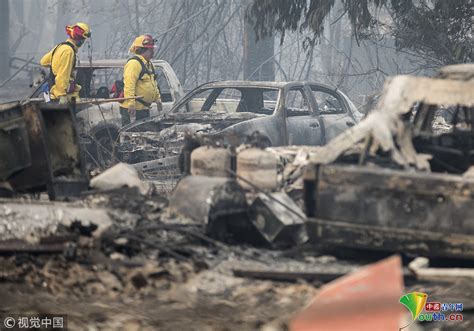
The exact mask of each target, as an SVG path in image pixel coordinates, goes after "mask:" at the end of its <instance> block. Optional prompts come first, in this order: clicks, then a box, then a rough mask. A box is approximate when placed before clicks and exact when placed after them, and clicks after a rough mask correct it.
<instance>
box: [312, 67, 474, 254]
mask: <svg viewBox="0 0 474 331" xmlns="http://www.w3.org/2000/svg"><path fill="white" fill-rule="evenodd" d="M473 91H474V65H472V64H470V65H457V66H450V67H446V68H443V69H442V70H441V71H440V73H439V74H438V75H437V76H436V77H434V78H427V77H413V76H396V77H393V78H391V79H390V80H388V81H387V82H386V84H385V87H384V91H383V94H382V97H381V99H380V102H379V104H378V106H377V108H376V110H375V111H374V112H373V113H371V114H370V115H369V116H368V117H367V118H366V119H364V120H363V121H361V122H360V123H359V124H358V125H357V126H355V127H354V128H351V129H350V130H347V131H346V132H344V133H343V134H341V135H340V136H339V137H337V138H336V139H334V140H333V141H332V142H331V143H329V144H328V145H326V146H323V147H321V148H317V149H316V150H314V151H312V152H311V153H309V155H308V158H307V160H308V163H307V164H306V173H305V176H304V178H305V193H304V195H305V202H306V210H307V214H308V216H310V217H311V221H310V223H309V228H310V234H312V235H313V237H314V238H313V240H315V241H318V242H325V243H329V244H333V245H338V246H346V247H350V248H362V249H371V250H384V251H385V250H388V251H396V252H400V251H401V252H405V253H415V254H418V255H423V256H428V257H446V258H463V259H472V258H473V257H474V212H473V210H474V94H473ZM361 197H363V199H361Z"/></svg>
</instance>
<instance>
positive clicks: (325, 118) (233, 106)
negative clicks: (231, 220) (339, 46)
mask: <svg viewBox="0 0 474 331" xmlns="http://www.w3.org/2000/svg"><path fill="white" fill-rule="evenodd" d="M360 118H361V114H360V113H358V112H357V110H356V108H355V106H354V105H353V104H352V102H351V101H350V100H349V98H348V97H347V96H346V95H344V94H343V93H342V92H341V91H339V90H337V89H335V88H332V87H329V86H326V85H323V84H318V83H310V82H251V81H223V82H213V83H208V84H204V85H201V86H199V87H198V88H196V89H194V90H193V91H191V92H190V93H189V94H188V95H187V96H185V97H184V98H183V99H182V100H181V101H179V102H178V103H177V104H176V105H175V106H174V107H173V108H172V109H171V110H170V111H169V112H164V114H162V115H159V116H157V117H154V118H151V119H148V120H145V121H142V122H137V123H133V124H131V125H129V126H127V127H124V128H123V129H122V131H121V133H120V146H119V148H118V150H119V154H120V158H121V159H122V160H123V161H125V162H128V163H131V164H134V165H135V167H136V168H138V169H139V170H141V171H147V170H148V171H151V170H156V169H159V168H162V167H169V166H173V165H174V166H175V165H176V164H177V162H178V157H179V154H180V152H181V148H182V145H183V140H184V135H185V134H186V133H202V134H211V135H214V136H220V137H222V140H223V142H224V143H228V144H231V145H238V144H240V143H242V142H243V141H244V140H245V139H246V137H248V136H250V135H252V134H253V133H254V132H257V131H258V133H259V134H260V136H261V137H262V139H263V140H264V141H265V144H266V145H267V146H285V145H323V144H325V143H326V142H328V141H329V140H331V139H333V138H334V137H336V136H337V135H338V134H340V133H341V132H343V131H344V130H346V129H347V128H348V127H351V126H353V125H354V124H355V123H357V122H358V121H359V119H360Z"/></svg>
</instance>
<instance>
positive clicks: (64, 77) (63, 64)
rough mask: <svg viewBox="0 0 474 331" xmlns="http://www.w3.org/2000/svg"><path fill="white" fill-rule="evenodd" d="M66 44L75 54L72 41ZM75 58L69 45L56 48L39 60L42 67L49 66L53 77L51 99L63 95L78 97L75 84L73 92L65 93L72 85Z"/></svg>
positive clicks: (68, 40) (77, 86) (75, 47)
mask: <svg viewBox="0 0 474 331" xmlns="http://www.w3.org/2000/svg"><path fill="white" fill-rule="evenodd" d="M67 42H69V43H71V44H72V45H73V46H74V49H75V50H76V52H77V46H76V44H75V43H74V41H73V40H72V39H70V38H69V39H67ZM55 49H56V51H55ZM53 52H54V58H53ZM75 58H76V56H75V54H74V50H73V49H72V48H71V46H69V45H59V46H56V47H54V48H53V49H52V50H51V51H49V52H48V53H47V54H45V55H44V56H43V57H42V58H41V61H40V64H41V65H42V66H51V70H52V72H53V74H54V76H55V84H54V85H53V86H50V96H51V99H58V98H59V97H60V96H63V95H67V96H68V97H73V96H74V97H76V98H78V97H79V90H80V89H81V87H80V86H79V85H77V84H76V86H75V90H74V92H72V93H69V94H68V93H67V91H68V89H69V84H71V83H74V76H73V74H74V73H73V69H74V66H75V63H74V60H75Z"/></svg>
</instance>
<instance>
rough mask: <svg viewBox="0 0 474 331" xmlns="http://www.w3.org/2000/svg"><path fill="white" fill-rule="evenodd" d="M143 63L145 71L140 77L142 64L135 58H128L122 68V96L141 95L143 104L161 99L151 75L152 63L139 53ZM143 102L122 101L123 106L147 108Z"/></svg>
mask: <svg viewBox="0 0 474 331" xmlns="http://www.w3.org/2000/svg"><path fill="white" fill-rule="evenodd" d="M137 56H138V57H139V58H140V59H141V60H142V61H143V63H144V64H145V66H146V69H147V71H148V72H147V73H145V74H144V75H143V77H142V78H141V79H138V78H139V77H140V73H141V72H142V65H141V64H140V62H139V61H138V60H136V59H133V60H129V61H128V62H127V64H125V67H124V69H123V83H124V97H125V98H130V97H136V96H142V97H143V102H144V103H145V104H148V105H151V104H152V103H153V102H157V101H160V100H161V96H160V91H159V90H158V84H157V82H156V80H155V77H153V74H152V72H153V70H152V67H153V64H152V63H151V62H150V61H147V60H145V58H144V57H143V56H141V55H137ZM145 104H143V103H141V102H139V101H135V100H126V101H124V102H123V103H122V105H121V106H122V107H123V108H130V107H135V109H136V110H141V109H146V108H149V106H148V107H147V106H146V105H145Z"/></svg>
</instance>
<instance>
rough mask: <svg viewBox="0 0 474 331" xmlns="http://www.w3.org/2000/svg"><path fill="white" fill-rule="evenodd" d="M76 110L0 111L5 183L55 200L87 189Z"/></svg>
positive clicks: (15, 106) (32, 106)
mask: <svg viewBox="0 0 474 331" xmlns="http://www.w3.org/2000/svg"><path fill="white" fill-rule="evenodd" d="M71 107H74V106H64V105H58V104H45V103H38V102H27V103H24V104H19V103H12V104H7V105H3V106H1V107H0V132H1V133H0V146H1V147H2V148H1V149H0V154H1V157H0V160H1V161H0V181H5V182H7V183H8V184H9V185H10V186H11V188H12V190H13V191H14V192H19V193H25V192H40V191H44V190H47V192H48V194H49V197H50V198H51V199H52V200H54V199H59V198H64V197H70V196H74V195H77V194H78V193H80V192H81V191H82V190H86V189H87V186H88V178H87V175H86V172H85V164H84V161H83V151H82V148H81V146H80V144H79V137H78V135H77V131H76V124H75V117H74V114H73V109H72V108H71Z"/></svg>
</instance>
